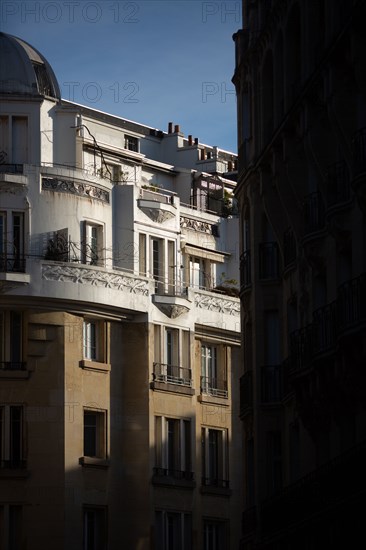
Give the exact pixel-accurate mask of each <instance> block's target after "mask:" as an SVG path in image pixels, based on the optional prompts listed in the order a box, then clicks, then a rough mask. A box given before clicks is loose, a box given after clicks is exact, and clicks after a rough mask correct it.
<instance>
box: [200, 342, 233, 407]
mask: <svg viewBox="0 0 366 550" xmlns="http://www.w3.org/2000/svg"><path fill="white" fill-rule="evenodd" d="M201 391H202V393H204V394H207V395H212V396H216V397H223V398H227V397H228V381H227V366H226V352H225V350H224V349H222V348H221V347H219V346H216V345H214V344H211V343H209V342H202V343H201Z"/></svg>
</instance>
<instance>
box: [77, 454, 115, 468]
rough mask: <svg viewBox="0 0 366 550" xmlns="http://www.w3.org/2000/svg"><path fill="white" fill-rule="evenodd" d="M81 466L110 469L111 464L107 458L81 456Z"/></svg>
mask: <svg viewBox="0 0 366 550" xmlns="http://www.w3.org/2000/svg"><path fill="white" fill-rule="evenodd" d="M79 464H80V465H81V466H86V467H90V468H102V469H106V468H108V467H109V464H110V462H109V460H108V459H107V458H97V457H94V456H81V457H80V458H79Z"/></svg>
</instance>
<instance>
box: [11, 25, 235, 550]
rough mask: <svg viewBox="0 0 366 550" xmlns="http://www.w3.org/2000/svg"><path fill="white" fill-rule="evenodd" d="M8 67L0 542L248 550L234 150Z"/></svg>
mask: <svg viewBox="0 0 366 550" xmlns="http://www.w3.org/2000/svg"><path fill="white" fill-rule="evenodd" d="M0 59H1V63H0V95H1V111H0V293H1V300H0V327H1V328H0V353H1V356H0V526H1V528H0V533H1V534H0V537H1V540H0V548H4V549H10V548H11V549H12V550H20V549H22V550H25V549H26V550H39V549H40V548H48V547H50V546H51V547H52V549H53V550H61V549H65V548H68V550H80V549H83V550H107V549H108V550H114V549H116V550H117V549H121V548H126V549H128V550H134V549H136V550H144V549H152V548H155V549H157V550H172V549H174V550H184V549H187V550H188V549H189V550H190V549H197V550H201V549H205V550H218V549H220V550H221V549H233V550H234V548H235V549H237V547H238V544H239V538H240V520H239V519H240V518H239V516H240V502H241V486H242V484H241V481H240V479H241V475H242V474H241V460H240V452H241V435H240V420H239V389H238V384H237V380H238V379H239V374H238V366H239V361H238V357H239V347H240V300H239V297H238V292H239V289H238V278H239V277H238V244H237V242H238V239H237V232H238V218H237V216H236V205H235V202H236V201H235V199H234V198H233V191H234V188H235V180H236V157H235V155H234V154H232V153H230V152H226V151H223V150H221V149H219V148H218V147H211V146H206V145H204V144H201V143H199V140H198V139H197V138H194V137H193V136H191V135H189V136H188V137H185V136H184V135H183V133H182V132H181V131H180V128H179V126H178V125H175V124H172V123H169V125H168V131H167V132H164V131H161V130H157V129H154V128H151V127H148V126H145V125H142V124H138V123H135V122H131V121H128V120H125V119H123V118H120V117H116V116H113V115H110V114H106V113H104V112H101V111H98V110H94V109H90V108H86V107H83V106H81V105H77V104H75V103H72V102H70V101H64V100H62V99H61V97H60V90H59V86H58V83H57V79H56V76H55V74H54V72H53V70H52V68H51V66H50V65H49V63H48V62H47V60H46V59H45V58H44V56H43V55H42V54H41V53H40V52H38V51H36V50H35V49H34V48H33V47H32V46H31V45H29V44H27V43H25V42H24V41H22V40H21V39H19V38H16V37H13V36H10V35H7V34H4V33H0Z"/></svg>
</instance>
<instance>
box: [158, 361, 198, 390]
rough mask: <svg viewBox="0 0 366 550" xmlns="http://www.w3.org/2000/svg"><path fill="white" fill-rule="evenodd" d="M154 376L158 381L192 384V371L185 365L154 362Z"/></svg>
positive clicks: (182, 384) (189, 385)
mask: <svg viewBox="0 0 366 550" xmlns="http://www.w3.org/2000/svg"><path fill="white" fill-rule="evenodd" d="M153 378H154V380H156V381H157V382H166V383H169V384H179V385H180V386H188V387H191V386H192V371H191V369H186V368H184V367H177V366H173V365H167V364H165V363H154V372H153Z"/></svg>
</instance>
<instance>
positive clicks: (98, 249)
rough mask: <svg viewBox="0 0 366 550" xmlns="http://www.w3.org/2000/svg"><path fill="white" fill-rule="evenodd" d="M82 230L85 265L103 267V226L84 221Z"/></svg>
mask: <svg viewBox="0 0 366 550" xmlns="http://www.w3.org/2000/svg"><path fill="white" fill-rule="evenodd" d="M81 230H82V250H83V263H85V264H90V265H100V266H103V265H104V254H103V251H104V240H103V238H104V237H103V226H102V225H98V224H93V223H91V222H86V221H84V222H82V223H81Z"/></svg>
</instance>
